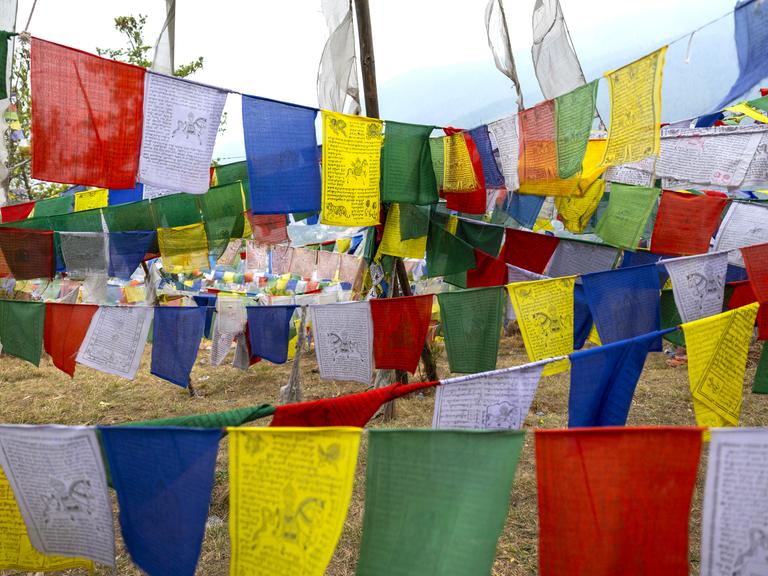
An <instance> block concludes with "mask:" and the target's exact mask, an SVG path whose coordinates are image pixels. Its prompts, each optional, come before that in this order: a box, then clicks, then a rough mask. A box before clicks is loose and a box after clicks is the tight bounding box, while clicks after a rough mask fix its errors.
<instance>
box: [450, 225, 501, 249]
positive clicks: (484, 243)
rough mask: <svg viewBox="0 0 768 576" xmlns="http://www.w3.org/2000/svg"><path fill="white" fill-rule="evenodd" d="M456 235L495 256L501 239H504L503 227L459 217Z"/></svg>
mask: <svg viewBox="0 0 768 576" xmlns="http://www.w3.org/2000/svg"><path fill="white" fill-rule="evenodd" d="M456 237H457V238H461V239H462V240H464V241H465V242H467V243H468V244H471V245H472V246H474V247H475V248H478V249H479V250H482V251H483V252H485V253H486V254H490V255H491V256H494V257H496V256H498V255H499V249H500V248H501V241H502V240H503V239H504V227H503V226H494V225H492V224H486V223H484V222H472V221H469V220H463V219H460V220H459V223H458V226H457V228H456Z"/></svg>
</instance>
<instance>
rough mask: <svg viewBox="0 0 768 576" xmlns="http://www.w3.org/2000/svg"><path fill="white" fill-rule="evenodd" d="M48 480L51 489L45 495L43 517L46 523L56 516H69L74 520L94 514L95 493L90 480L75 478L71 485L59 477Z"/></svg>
mask: <svg viewBox="0 0 768 576" xmlns="http://www.w3.org/2000/svg"><path fill="white" fill-rule="evenodd" d="M48 482H49V484H50V485H51V491H50V492H49V493H48V494H47V495H45V496H43V502H44V503H45V508H44V509H43V519H44V521H45V523H46V524H48V523H50V522H51V521H52V520H55V519H56V518H65V519H66V518H69V520H70V521H71V522H74V521H75V518H77V517H80V516H83V515H87V516H90V515H91V514H92V510H91V500H92V499H93V495H92V493H91V482H90V481H89V480H75V481H74V482H72V483H71V484H69V485H67V484H66V483H65V482H62V481H61V480H59V479H58V478H50V479H49V480H48Z"/></svg>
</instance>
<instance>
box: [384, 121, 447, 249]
mask: <svg viewBox="0 0 768 576" xmlns="http://www.w3.org/2000/svg"><path fill="white" fill-rule="evenodd" d="M433 130H434V127H433V126H422V125H419V124H403V123H402V122H392V121H390V120H387V123H386V125H385V133H384V145H383V147H382V149H381V201H382V202H398V203H409V204H416V205H426V204H433V203H435V202H437V200H438V195H437V190H438V184H437V181H436V179H435V172H434V170H433V168H432V154H431V151H430V146H429V135H430V134H431V133H432V131H433ZM422 236H423V234H422ZM404 239H406V238H404Z"/></svg>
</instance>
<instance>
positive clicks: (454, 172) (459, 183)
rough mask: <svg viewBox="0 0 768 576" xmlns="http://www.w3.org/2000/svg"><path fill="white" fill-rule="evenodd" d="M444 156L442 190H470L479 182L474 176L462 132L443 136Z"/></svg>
mask: <svg viewBox="0 0 768 576" xmlns="http://www.w3.org/2000/svg"><path fill="white" fill-rule="evenodd" d="M443 154H444V155H445V158H444V160H443V165H444V166H445V173H444V174H443V191H445V192H472V191H474V190H475V189H476V188H477V187H478V185H479V182H478V181H477V178H476V177H475V170H474V167H473V165H472V159H471V158H470V152H469V148H468V146H467V141H466V139H465V138H464V132H456V133H454V134H449V135H448V136H446V137H445V140H444V143H443Z"/></svg>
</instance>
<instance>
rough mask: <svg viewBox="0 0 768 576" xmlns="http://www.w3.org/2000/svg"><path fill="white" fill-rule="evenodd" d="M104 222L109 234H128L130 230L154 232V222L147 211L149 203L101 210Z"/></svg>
mask: <svg viewBox="0 0 768 576" xmlns="http://www.w3.org/2000/svg"><path fill="white" fill-rule="evenodd" d="M102 213H103V214H104V221H105V222H106V223H107V228H108V229H109V231H110V232H130V231H132V230H155V229H156V228H157V226H155V221H154V219H153V218H152V212H151V210H150V209H149V202H148V201H146V200H143V201H141V202H131V203H130V204H118V205H117V206H108V207H107V208H102Z"/></svg>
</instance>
